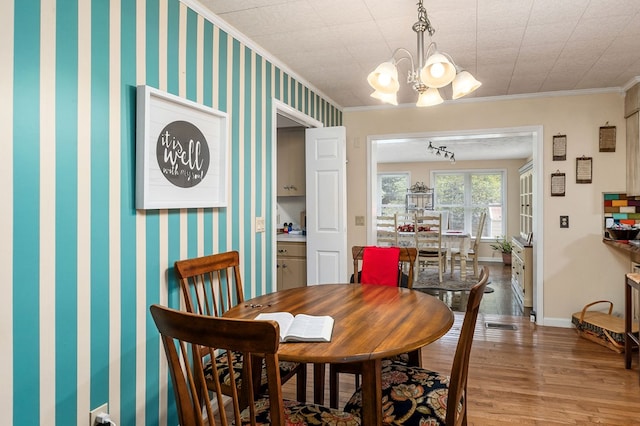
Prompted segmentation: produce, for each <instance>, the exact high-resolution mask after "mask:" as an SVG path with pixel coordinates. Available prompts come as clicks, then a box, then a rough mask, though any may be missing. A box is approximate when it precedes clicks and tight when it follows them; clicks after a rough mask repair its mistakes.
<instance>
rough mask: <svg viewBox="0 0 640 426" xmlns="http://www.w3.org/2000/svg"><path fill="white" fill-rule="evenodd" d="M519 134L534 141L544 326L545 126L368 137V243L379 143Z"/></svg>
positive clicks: (538, 296)
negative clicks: (399, 139) (527, 133)
mask: <svg viewBox="0 0 640 426" xmlns="http://www.w3.org/2000/svg"><path fill="white" fill-rule="evenodd" d="M496 132H501V133H519V132H531V133H532V139H533V149H532V157H533V170H534V175H535V179H534V181H533V205H534V216H533V242H534V250H533V264H534V265H535V268H534V270H533V283H534V286H533V300H534V307H533V309H534V310H535V312H536V323H537V324H538V325H544V282H543V277H544V265H543V260H544V258H543V255H542V248H543V247H544V221H543V220H542V217H543V216H542V215H543V214H544V206H543V204H544V197H543V194H544V189H543V188H544V176H543V173H544V164H543V163H544V162H543V158H544V157H543V147H544V143H543V140H544V133H543V132H544V128H543V126H542V125H536V126H522V127H507V128H500V129H496V128H493V129H474V130H460V131H441V132H424V133H411V134H403V135H395V134H394V135H390V134H386V135H369V136H367V218H366V221H365V223H366V224H367V244H375V241H376V238H375V226H374V225H373V224H374V223H375V221H374V218H375V217H376V203H375V202H374V199H373V196H374V194H375V193H376V190H377V152H376V151H377V144H376V142H377V141H378V140H383V139H385V140H388V139H391V138H393V137H397V138H401V137H404V138H406V137H412V138H414V137H415V138H434V137H437V136H443V135H447V136H450V135H452V134H456V135H478V134H484V133H496Z"/></svg>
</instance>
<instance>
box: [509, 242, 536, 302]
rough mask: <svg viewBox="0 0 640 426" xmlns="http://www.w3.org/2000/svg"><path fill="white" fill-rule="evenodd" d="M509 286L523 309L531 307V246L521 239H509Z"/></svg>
mask: <svg viewBox="0 0 640 426" xmlns="http://www.w3.org/2000/svg"><path fill="white" fill-rule="evenodd" d="M511 246H512V249H511V286H512V287H513V290H514V293H515V294H516V298H517V299H518V302H519V303H520V304H522V306H524V307H525V308H531V307H532V306H533V246H528V245H526V244H525V242H524V240H523V239H522V238H518V237H513V238H512V239H511Z"/></svg>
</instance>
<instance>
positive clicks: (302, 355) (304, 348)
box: [224, 284, 454, 363]
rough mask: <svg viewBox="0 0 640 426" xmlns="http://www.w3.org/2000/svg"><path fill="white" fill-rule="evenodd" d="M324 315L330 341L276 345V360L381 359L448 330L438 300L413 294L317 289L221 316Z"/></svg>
mask: <svg viewBox="0 0 640 426" xmlns="http://www.w3.org/2000/svg"><path fill="white" fill-rule="evenodd" d="M282 311H285V312H290V313H292V314H294V315H296V314H308V315H330V316H332V317H333V319H334V321H335V323H334V326H333V333H332V337H331V342H328V343H324V342H308V343H299V342H296V343H281V344H280V348H279V350H278V355H279V357H280V359H282V360H289V361H298V362H307V363H341V362H355V361H363V360H368V359H375V358H384V357H388V356H392V355H397V354H400V353H404V352H410V351H412V350H415V349H418V348H421V347H423V346H425V345H427V344H429V343H431V342H433V341H435V340H437V339H439V338H440V337H442V336H443V335H444V334H445V333H446V332H447V331H448V330H449V329H450V328H451V326H452V325H453V321H454V316H453V312H452V311H451V309H449V307H447V305H445V304H444V303H443V302H442V301H440V300H439V299H437V298H436V297H433V296H431V295H428V294H426V293H422V292H420V291H417V290H408V289H405V288H398V287H391V286H379V285H361V284H323V285H312V286H307V287H299V288H293V289H288V290H283V291H278V292H275V293H270V294H266V295H263V296H258V297H256V298H253V299H251V300H247V301H245V302H244V303H241V304H239V305H237V306H236V307H234V308H232V309H230V310H229V311H227V312H226V313H225V314H224V316H225V317H229V318H242V319H254V318H255V317H256V316H257V315H258V314H259V313H261V312H282Z"/></svg>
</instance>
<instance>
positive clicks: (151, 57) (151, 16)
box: [144, 0, 160, 88]
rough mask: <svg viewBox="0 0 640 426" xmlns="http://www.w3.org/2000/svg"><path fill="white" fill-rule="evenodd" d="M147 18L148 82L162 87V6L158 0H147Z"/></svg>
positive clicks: (146, 52)
mask: <svg viewBox="0 0 640 426" xmlns="http://www.w3.org/2000/svg"><path fill="white" fill-rule="evenodd" d="M145 7H146V17H145V18H146V19H145V43H146V49H145V53H144V54H145V62H146V70H145V76H146V84H147V85H148V86H151V87H155V88H158V87H160V76H159V71H160V67H159V66H158V65H159V56H158V54H159V53H160V28H159V25H160V8H159V6H158V0H147V3H146V5H145Z"/></svg>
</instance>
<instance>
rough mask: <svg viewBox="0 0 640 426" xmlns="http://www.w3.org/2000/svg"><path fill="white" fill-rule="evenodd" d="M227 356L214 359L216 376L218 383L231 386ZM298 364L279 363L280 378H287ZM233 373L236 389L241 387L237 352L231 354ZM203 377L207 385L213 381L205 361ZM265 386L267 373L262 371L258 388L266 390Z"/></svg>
mask: <svg viewBox="0 0 640 426" xmlns="http://www.w3.org/2000/svg"><path fill="white" fill-rule="evenodd" d="M226 358H227V355H226V352H225V353H222V354H220V355H218V356H217V357H216V368H217V370H218V376H219V377H220V382H221V383H224V384H225V385H230V384H231V376H230V374H229V368H228V367H227V361H226ZM299 365H300V364H299V363H297V362H291V361H280V363H279V366H280V377H289V376H290V375H291V374H292V373H294V372H295V371H296V369H297V368H298V366H299ZM233 371H234V375H235V378H236V383H237V386H238V387H241V385H242V354H240V353H238V352H234V353H233ZM204 376H205V378H206V379H207V383H211V382H212V380H213V369H212V368H211V361H209V360H208V361H207V362H206V363H205V364H204ZM266 385H267V373H266V370H265V369H264V368H263V369H262V376H261V378H260V387H261V389H266Z"/></svg>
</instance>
